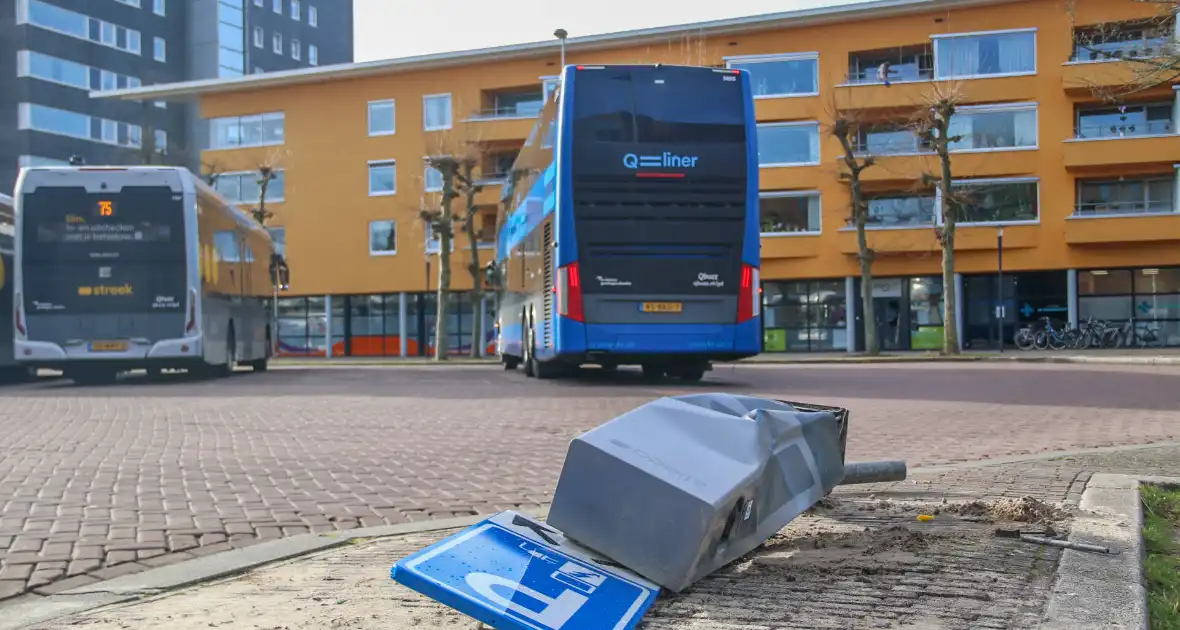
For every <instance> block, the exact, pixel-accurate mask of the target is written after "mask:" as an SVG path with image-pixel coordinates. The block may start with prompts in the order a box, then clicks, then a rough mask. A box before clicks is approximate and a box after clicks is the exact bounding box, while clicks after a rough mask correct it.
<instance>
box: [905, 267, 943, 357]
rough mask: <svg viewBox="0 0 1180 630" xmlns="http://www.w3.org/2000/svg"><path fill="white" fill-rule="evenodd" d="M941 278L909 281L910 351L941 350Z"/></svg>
mask: <svg viewBox="0 0 1180 630" xmlns="http://www.w3.org/2000/svg"><path fill="white" fill-rule="evenodd" d="M942 338H943V319H942V278H938V277H931V278H912V279H911V280H910V349H911V350H938V349H940V348H942Z"/></svg>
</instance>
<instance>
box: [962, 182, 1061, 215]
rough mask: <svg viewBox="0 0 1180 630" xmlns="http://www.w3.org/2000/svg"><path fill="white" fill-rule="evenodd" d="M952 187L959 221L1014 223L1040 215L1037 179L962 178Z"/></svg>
mask: <svg viewBox="0 0 1180 630" xmlns="http://www.w3.org/2000/svg"><path fill="white" fill-rule="evenodd" d="M951 186H952V187H953V188H954V190H955V197H956V199H955V201H954V203H955V205H957V206H958V208H957V216H958V219H957V220H958V221H959V222H960V223H1014V222H1023V221H1036V220H1037V219H1038V217H1039V208H1038V206H1039V197H1040V190H1039V186H1038V185H1037V180H975V181H972V180H961V181H957V182H954V183H953V184H951Z"/></svg>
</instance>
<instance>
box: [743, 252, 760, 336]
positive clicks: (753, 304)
mask: <svg viewBox="0 0 1180 630" xmlns="http://www.w3.org/2000/svg"><path fill="white" fill-rule="evenodd" d="M758 275H759V274H758V268H757V267H752V266H750V265H742V286H741V291H740V294H739V295H738V312H737V320H738V323H739V324H740V323H742V322H748V321H750V320H751V319H754V318H755V317H758V315H760V314H761V312H762V295H761V294H762V283H761V282H759V281H758Z"/></svg>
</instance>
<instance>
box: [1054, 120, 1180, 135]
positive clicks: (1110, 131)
mask: <svg viewBox="0 0 1180 630" xmlns="http://www.w3.org/2000/svg"><path fill="white" fill-rule="evenodd" d="M1175 132H1176V125H1175V123H1173V122H1172V121H1170V120H1142V121H1136V122H1122V123H1117V124H1113V125H1111V124H1098V123H1091V124H1086V123H1082V124H1080V125H1078V128H1077V129H1076V131H1075V133H1076V137H1077V138H1078V139H1082V140H1092V139H1095V138H1134V137H1138V136H1163V135H1167V134H1170V133H1175Z"/></svg>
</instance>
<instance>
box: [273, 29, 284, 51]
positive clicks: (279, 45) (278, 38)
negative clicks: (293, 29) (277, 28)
mask: <svg viewBox="0 0 1180 630" xmlns="http://www.w3.org/2000/svg"><path fill="white" fill-rule="evenodd" d="M270 42H271V50H273V51H274V53H275V54H276V55H281V54H283V35H282V33H275V34H273V35H271V36H270Z"/></svg>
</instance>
